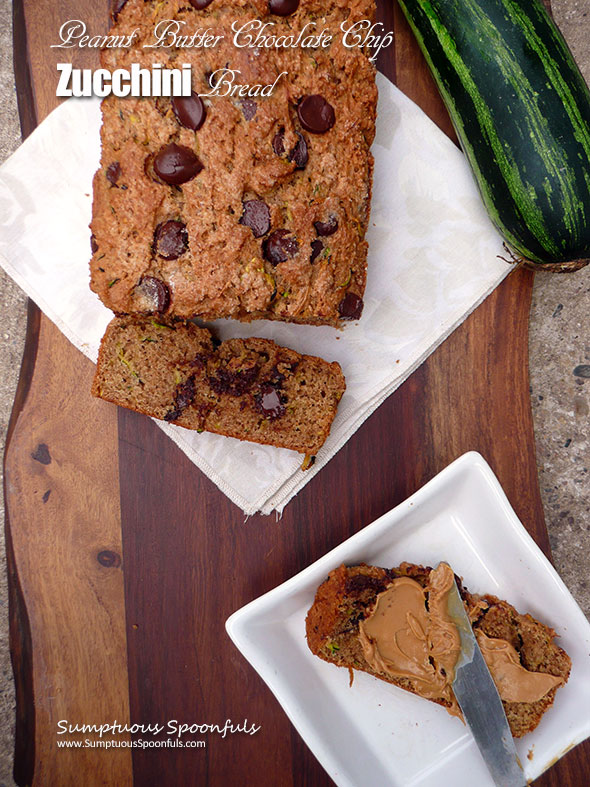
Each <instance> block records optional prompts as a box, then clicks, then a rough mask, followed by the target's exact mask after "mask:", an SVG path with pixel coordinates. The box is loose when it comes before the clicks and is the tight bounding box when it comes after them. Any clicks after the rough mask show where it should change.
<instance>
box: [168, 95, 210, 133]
mask: <svg viewBox="0 0 590 787" xmlns="http://www.w3.org/2000/svg"><path fill="white" fill-rule="evenodd" d="M172 111H173V112H174V114H175V116H176V120H178V122H179V123H180V125H181V126H184V127H185V128H190V129H191V130H192V131H198V130H199V129H200V128H201V126H202V125H203V123H204V122H205V118H206V117H207V109H206V107H205V104H204V103H203V101H202V99H201V97H200V96H198V95H197V94H196V93H194V92H192V93H191V94H190V96H174V98H173V99H172Z"/></svg>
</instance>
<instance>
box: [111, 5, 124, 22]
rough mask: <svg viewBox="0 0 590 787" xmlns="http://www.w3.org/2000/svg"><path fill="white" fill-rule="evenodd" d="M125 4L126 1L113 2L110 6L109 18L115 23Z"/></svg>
mask: <svg viewBox="0 0 590 787" xmlns="http://www.w3.org/2000/svg"><path fill="white" fill-rule="evenodd" d="M126 2H127V0H113V2H112V5H111V16H112V17H113V20H114V21H115V22H116V21H117V17H118V16H119V14H120V13H121V11H122V10H123V6H124V5H125V4H126Z"/></svg>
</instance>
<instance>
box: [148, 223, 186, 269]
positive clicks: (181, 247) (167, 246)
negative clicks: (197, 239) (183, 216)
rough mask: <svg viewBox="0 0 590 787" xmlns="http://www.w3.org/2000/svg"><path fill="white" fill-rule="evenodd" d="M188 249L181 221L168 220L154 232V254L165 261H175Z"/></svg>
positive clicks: (183, 225) (184, 226)
mask: <svg viewBox="0 0 590 787" xmlns="http://www.w3.org/2000/svg"><path fill="white" fill-rule="evenodd" d="M187 249H188V232H187V231H186V225H185V224H184V222H182V221H176V220H175V219H169V220H168V221H163V222H162V223H161V224H158V226H157V227H156V231H155V232H154V252H155V253H156V254H158V255H159V256H160V257H163V258H164V259H165V260H176V259H178V257H180V255H181V254H184V253H185V251H186V250H187Z"/></svg>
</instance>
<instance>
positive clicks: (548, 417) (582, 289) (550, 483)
mask: <svg viewBox="0 0 590 787" xmlns="http://www.w3.org/2000/svg"><path fill="white" fill-rule="evenodd" d="M553 12H554V15H555V19H556V21H557V23H558V24H559V26H560V28H561V30H562V32H563V34H564V36H565V37H566V39H567V41H568V43H569V45H570V47H571V49H572V52H573V53H574V55H575V57H576V59H577V61H578V64H579V65H580V68H581V70H582V73H583V74H584V76H585V77H586V80H587V81H588V82H590V50H589V49H588V41H589V40H590V3H589V2H588V0H553ZM589 293H590V265H589V266H588V267H586V268H583V269H582V270H580V271H577V272H576V273H572V274H559V275H554V274H550V273H538V274H537V275H536V276H535V288H534V293H533V306H532V309H531V320H530V332H529V357H530V375H531V400H532V406H533V417H534V421H535V435H536V442H537V464H538V467H539V485H540V488H541V496H542V498H543V505H544V508H545V519H546V522H547V528H548V530H549V537H550V540H551V549H552V552H553V562H554V563H555V567H556V568H557V570H558V572H559V573H560V575H561V576H562V578H563V580H564V582H565V583H566V585H567V586H568V587H569V589H570V590H571V592H572V593H573V595H574V596H575V597H576V599H577V601H578V603H579V604H580V606H581V607H582V609H583V610H584V611H585V613H586V614H587V615H590V576H589V568H590V561H589V558H588V556H589V555H590V452H589V449H590V417H589V413H590V379H588V378H584V377H582V376H579V372H578V375H576V374H574V369H576V368H577V367H579V366H582V365H588V364H590V308H589V307H590V296H589Z"/></svg>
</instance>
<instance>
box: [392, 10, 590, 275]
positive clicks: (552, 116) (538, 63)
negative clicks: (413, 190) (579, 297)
mask: <svg viewBox="0 0 590 787" xmlns="http://www.w3.org/2000/svg"><path fill="white" fill-rule="evenodd" d="M399 3H400V6H401V8H402V10H403V12H404V14H405V16H406V18H407V20H408V22H409V23H410V26H411V28H412V30H413V32H414V34H415V36H416V38H417V40H418V43H419V45H420V48H421V49H422V52H423V53H424V55H425V57H426V60H427V62H428V65H429V66H430V69H431V71H432V73H433V76H434V78H435V80H436V83H437V85H438V88H439V90H440V92H441V95H442V97H443V100H444V102H445V104H446V106H447V109H448V111H449V113H450V115H451V120H452V122H453V125H454V126H455V130H456V132H457V135H458V137H459V141H460V143H461V146H462V148H463V150H464V152H465V154H466V156H467V159H468V160H469V163H470V165H471V168H472V170H473V174H474V176H475V179H476V181H477V184H478V186H479V190H480V192H481V195H482V197H483V201H484V203H485V206H486V208H487V210H488V213H489V215H490V217H491V219H492V221H493V223H494V224H495V225H496V227H497V228H498V230H499V231H500V233H501V234H502V236H503V237H504V239H505V240H506V241H507V243H508V244H509V246H511V247H512V248H513V249H514V250H515V251H516V252H517V253H518V255H520V256H522V258H524V259H526V260H528V261H530V262H533V263H537V264H539V267H541V266H543V265H544V266H547V267H548V268H550V269H556V268H557V269H559V268H560V267H561V268H563V269H568V268H572V267H580V265H582V264H585V263H587V262H588V261H589V259H588V258H590V91H589V90H588V87H587V85H586V83H585V81H584V78H583V77H582V75H581V73H580V71H579V69H578V67H577V65H576V63H575V61H574V59H573V57H572V54H571V52H570V50H569V49H568V46H567V44H566V43H565V41H564V39H563V36H562V35H561V33H560V32H559V30H558V29H557V27H556V26H555V24H554V22H553V21H552V19H551V18H550V16H549V14H548V13H547V11H546V10H545V8H544V6H543V5H542V3H541V2H540V0H399Z"/></svg>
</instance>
